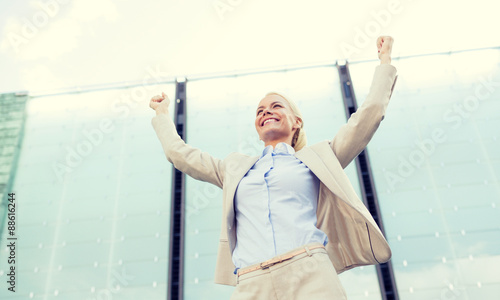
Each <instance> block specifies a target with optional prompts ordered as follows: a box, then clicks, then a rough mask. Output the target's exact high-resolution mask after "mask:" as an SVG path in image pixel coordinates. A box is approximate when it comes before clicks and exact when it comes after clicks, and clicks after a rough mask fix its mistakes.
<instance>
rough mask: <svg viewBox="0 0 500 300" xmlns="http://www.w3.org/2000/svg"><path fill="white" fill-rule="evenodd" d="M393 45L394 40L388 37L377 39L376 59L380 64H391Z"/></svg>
mask: <svg viewBox="0 0 500 300" xmlns="http://www.w3.org/2000/svg"><path fill="white" fill-rule="evenodd" d="M393 43H394V39H393V38H392V37H390V36H380V37H379V38H378V39H377V49H378V58H379V59H380V64H390V63H391V52H392V44H393Z"/></svg>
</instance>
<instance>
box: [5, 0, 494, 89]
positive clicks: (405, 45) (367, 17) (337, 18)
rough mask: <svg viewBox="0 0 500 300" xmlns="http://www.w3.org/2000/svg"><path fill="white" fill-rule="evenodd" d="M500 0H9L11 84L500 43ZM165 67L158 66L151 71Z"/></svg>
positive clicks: (130, 78) (65, 83) (135, 77)
mask: <svg viewBox="0 0 500 300" xmlns="http://www.w3.org/2000/svg"><path fill="white" fill-rule="evenodd" d="M498 6H499V4H498V2H497V1H493V0H490V1H487V0H475V1H451V0H445V1H437V0H434V1H430V0H413V1H411V0H376V1H374V0H370V1H347V0H346V1H331V0H322V1H290V0H162V1H132V0H116V1H112V0H74V1H71V0H64V1H62V0H60V1H57V0H40V1H39V0H33V1H8V0H0V24H1V30H0V67H1V73H0V93H2V92H11V91H19V90H28V91H30V92H34V93H37V92H38V93H39V92H43V91H48V90H54V89H60V88H76V87H81V88H85V87H88V86H89V85H100V84H108V83H116V82H137V81H140V80H142V79H143V78H144V77H145V74H147V73H148V72H149V73H150V72H153V73H155V72H156V74H158V75H161V76H162V77H165V78H166V77H168V76H184V75H191V74H202V73H213V72H221V71H238V70H246V69H254V68H261V67H272V66H284V65H296V64H302V63H317V62H335V60H337V59H349V60H363V59H375V58H377V51H376V47H375V40H376V37H377V36H378V35H381V34H383V35H391V36H393V37H394V39H395V44H394V50H393V56H394V57H397V56H399V55H401V56H406V55H414V54H422V53H432V52H441V51H450V50H451V51H453V50H460V49H470V48H482V47H493V46H500V34H498V28H500V21H499V20H500V19H499V18H498V11H499V10H498V9H499V7H498ZM151 70H154V71H151Z"/></svg>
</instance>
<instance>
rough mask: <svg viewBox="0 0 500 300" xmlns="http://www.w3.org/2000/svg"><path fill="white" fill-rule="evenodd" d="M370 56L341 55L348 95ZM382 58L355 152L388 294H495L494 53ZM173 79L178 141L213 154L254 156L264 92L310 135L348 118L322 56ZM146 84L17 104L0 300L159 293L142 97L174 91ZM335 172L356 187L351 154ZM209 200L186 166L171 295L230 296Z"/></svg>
mask: <svg viewBox="0 0 500 300" xmlns="http://www.w3.org/2000/svg"><path fill="white" fill-rule="evenodd" d="M377 64H378V63H366V62H365V63H354V64H350V65H349V69H350V73H351V77H352V82H353V86H354V89H355V93H356V99H357V102H358V106H360V105H361V104H362V103H363V101H364V99H365V98H366V96H367V94H368V91H369V88H370V84H371V81H372V76H373V72H374V69H375V67H376V66H377ZM393 64H394V65H395V66H396V67H397V69H398V74H399V77H398V82H397V84H396V88H395V90H394V94H393V95H392V98H391V101H390V103H389V106H388V108H387V111H386V115H385V118H384V120H383V121H382V123H381V125H380V127H379V128H378V130H377V132H376V133H375V135H374V137H373V139H372V140H371V142H370V143H369V145H368V147H367V154H368V156H369V158H370V163H371V170H372V172H373V176H374V182H375V188H376V191H377V196H378V201H379V205H380V210H381V213H382V221H383V224H384V228H385V232H386V237H387V240H388V241H389V244H390V246H391V249H392V252H393V256H392V260H391V261H392V265H393V270H394V275H395V279H396V287H397V290H398V293H399V297H400V299H402V300H413V299H419V300H420V299H429V300H436V299H440V300H442V299H457V300H458V299H471V300H472V299H497V298H499V297H500V272H498V271H497V270H498V269H500V212H499V205H500V181H499V179H498V178H499V177H500V151H498V149H499V146H500V144H499V143H500V136H499V128H500V113H499V112H500V51H499V50H482V51H472V52H464V53H456V54H450V55H435V56H422V57H413V58H405V59H401V60H394V61H393ZM186 87H187V88H186V91H187V109H186V137H185V138H186V142H187V143H188V144H190V145H191V146H194V147H197V148H200V149H202V150H203V151H205V152H207V153H209V154H211V155H212V156H214V157H218V158H221V159H223V158H224V157H226V156H227V155H228V154H230V153H231V152H241V153H245V154H248V155H260V153H261V151H262V150H263V144H262V142H260V141H259V139H258V136H257V133H256V130H255V127H254V119H255V110H256V107H257V104H258V102H259V101H260V99H262V98H263V97H264V96H265V94H266V93H268V92H271V91H276V92H279V93H283V94H285V95H287V96H289V97H290V98H291V99H293V100H294V101H295V102H296V103H297V105H298V107H299V108H300V110H301V111H302V114H303V118H304V124H305V127H304V128H305V131H306V133H307V137H308V144H309V145H311V144H314V143H316V142H319V141H322V140H325V139H332V138H333V136H334V135H335V133H336V132H337V130H338V129H339V128H340V126H342V125H343V124H345V122H346V121H347V119H346V116H345V110H344V103H343V100H342V95H341V91H340V84H339V76H338V71H337V69H336V67H334V66H325V67H314V68H304V69H298V70H289V71H279V72H262V73H255V74H250V75H239V76H232V77H220V78H212V79H197V80H189V78H188V82H187V84H186ZM149 88H150V89H148V93H150V92H151V93H150V95H148V96H147V97H144V94H142V95H141V97H139V94H140V93H138V89H137V88H124V89H113V90H104V91H95V92H82V93H77V94H62V95H54V96H44V97H34V98H31V99H30V100H29V101H28V104H27V109H26V123H25V129H24V135H23V136H22V137H21V138H22V141H23V142H22V148H21V150H20V156H19V163H18V166H17V171H16V173H15V180H14V182H13V187H12V191H14V192H15V193H16V199H17V202H18V210H17V212H18V215H17V222H18V229H17V236H18V238H19V240H18V249H19V250H18V257H19V260H18V262H17V270H18V282H17V288H18V292H16V293H15V294H14V293H11V292H7V291H6V288H2V289H1V290H0V298H1V299H30V298H35V299H36V298H43V299H53V298H55V299H140V298H144V299H166V298H167V292H168V287H167V284H168V267H169V241H170V216H171V184H172V166H171V165H170V163H168V161H167V160H166V158H165V155H164V153H163V151H162V148H161V144H160V143H159V141H158V139H157V137H156V134H155V132H154V130H153V128H152V126H151V118H152V117H153V115H154V112H152V111H151V109H150V108H149V107H148V103H147V102H148V101H149V98H150V97H151V96H153V95H155V94H159V93H160V92H161V91H162V90H163V91H164V92H166V93H167V94H168V95H169V96H170V98H171V99H174V95H175V86H174V84H168V85H162V86H154V87H152V86H150V87H149ZM153 91H155V92H153ZM156 91H157V92H156ZM146 99H147V100H146ZM172 102H174V101H172ZM174 104H175V103H171V107H170V108H171V113H172V115H173V112H174V109H173V107H174ZM495 149H497V150H495ZM1 170H2V171H4V170H5V168H2V169H1ZM346 173H347V174H348V176H349V179H350V181H351V182H352V183H353V186H354V188H355V190H356V192H357V193H358V195H359V196H360V198H361V189H360V184H359V182H358V175H357V171H356V166H355V163H354V162H353V163H351V164H350V165H349V166H348V167H347V168H346ZM2 176H3V175H2ZM4 202H5V199H4ZM221 204H222V191H221V190H220V189H219V188H217V187H215V186H212V185H210V184H208V183H204V182H200V181H196V180H193V179H192V178H190V177H186V186H185V220H184V221H185V236H184V274H183V275H184V278H183V279H184V280H183V294H184V299H189V300H190V299H229V297H230V295H231V293H232V292H233V289H234V288H233V287H229V286H223V285H217V284H215V283H214V282H213V278H214V272H215V264H216V254H217V248H218V241H219V234H220V224H221V217H222V207H221ZM0 212H1V211H0ZM2 228H5V226H3V227H2ZM6 234H7V233H6V230H5V229H4V230H3V232H2V236H1V239H0V280H1V282H5V281H6V278H7V268H8V265H7V261H6V259H5V257H7V256H8V248H6ZM340 279H341V281H342V283H343V285H344V287H345V289H346V292H347V295H348V298H349V299H350V300H353V299H354V300H358V299H359V300H361V299H369V300H380V299H382V296H381V292H380V288H379V282H378V278H377V273H376V268H375V267H374V266H369V267H360V268H355V269H353V270H349V271H347V272H344V273H342V274H341V275H340ZM0 286H2V287H3V286H4V285H3V284H2V285H0Z"/></svg>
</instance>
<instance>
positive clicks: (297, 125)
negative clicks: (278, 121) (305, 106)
mask: <svg viewBox="0 0 500 300" xmlns="http://www.w3.org/2000/svg"><path fill="white" fill-rule="evenodd" d="M293 128H297V129H299V128H302V119H301V118H299V117H295V124H294V125H293Z"/></svg>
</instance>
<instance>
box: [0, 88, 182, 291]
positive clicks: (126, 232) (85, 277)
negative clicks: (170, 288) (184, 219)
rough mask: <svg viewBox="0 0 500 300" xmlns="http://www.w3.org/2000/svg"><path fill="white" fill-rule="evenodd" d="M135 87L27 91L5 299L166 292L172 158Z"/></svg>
mask: <svg viewBox="0 0 500 300" xmlns="http://www.w3.org/2000/svg"><path fill="white" fill-rule="evenodd" d="M148 88H151V90H153V88H154V89H155V90H158V91H160V90H161V89H163V90H164V91H165V92H167V93H169V94H172V93H173V90H174V85H173V84H171V85H163V86H155V87H152V86H148ZM139 92H140V90H138V88H130V89H116V90H107V91H99V92H87V93H79V94H64V95H58V96H47V97H35V98H32V99H30V101H29V102H28V104H27V107H26V117H27V121H26V124H25V131H24V136H23V142H22V149H21V152H20V157H19V164H18V167H17V174H16V177H15V182H14V184H13V188H12V189H13V190H12V191H13V192H15V194H16V201H17V230H16V235H17V236H18V241H17V261H16V270H17V285H16V293H12V292H9V291H7V289H6V288H4V287H5V281H6V277H7V276H6V275H7V271H8V265H7V260H6V259H5V258H6V257H7V256H8V251H7V248H6V247H5V246H6V244H5V242H6V238H5V237H6V235H7V233H6V230H4V231H3V236H2V239H1V243H2V247H1V250H0V257H1V258H2V259H1V261H0V275H1V276H0V278H1V281H2V289H1V290H0V298H1V299H31V298H34V299H42V298H43V299H138V298H141V297H144V298H146V299H164V298H166V293H167V270H168V262H169V250H168V245H169V237H170V231H169V229H170V189H171V173H172V167H171V165H170V164H169V163H168V162H167V161H166V160H165V155H164V154H163V151H162V150H161V146H160V144H159V142H158V139H157V137H156V134H155V132H154V130H153V129H152V127H151V118H152V116H153V115H154V112H153V111H152V110H151V109H150V108H149V107H148V103H149V99H147V100H146V98H147V97H143V98H142V99H141V101H135V95H137V94H139ZM151 96H152V95H151ZM125 99H128V100H129V101H128V102H127V101H125ZM145 100H146V101H145ZM12 191H10V192H12Z"/></svg>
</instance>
